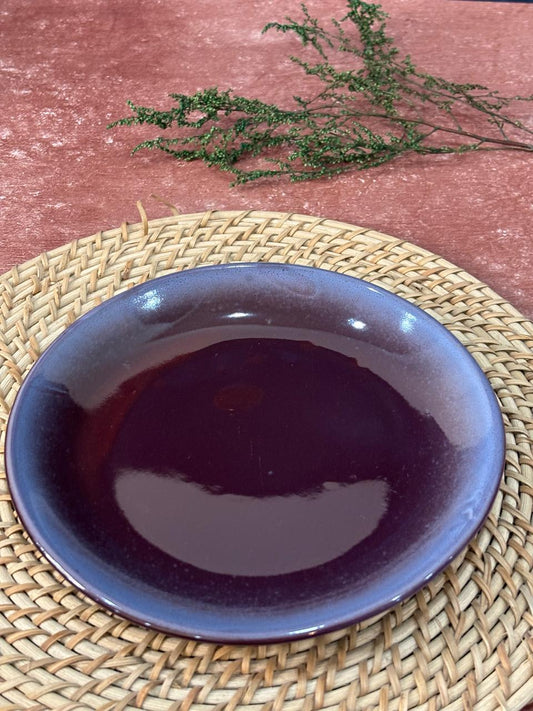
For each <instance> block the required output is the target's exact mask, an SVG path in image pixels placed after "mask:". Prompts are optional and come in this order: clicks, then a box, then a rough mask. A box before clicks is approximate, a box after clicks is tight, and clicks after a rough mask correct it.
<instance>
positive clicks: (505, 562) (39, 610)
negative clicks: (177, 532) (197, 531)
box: [0, 211, 533, 711]
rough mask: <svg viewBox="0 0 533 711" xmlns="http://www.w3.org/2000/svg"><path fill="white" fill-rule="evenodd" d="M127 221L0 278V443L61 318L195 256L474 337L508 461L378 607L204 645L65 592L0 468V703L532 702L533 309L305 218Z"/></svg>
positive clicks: (375, 238) (199, 709) (297, 708)
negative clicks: (468, 519)
mask: <svg viewBox="0 0 533 711" xmlns="http://www.w3.org/2000/svg"><path fill="white" fill-rule="evenodd" d="M141 217H142V223H141V224H139V225H135V226H127V225H123V226H122V227H121V228H119V229H116V230H110V231H108V232H105V233H99V234H97V235H94V236H91V237H88V238H85V239H81V240H79V241H77V242H74V243H72V244H68V245H66V246H64V247H61V248H59V249H56V250H54V251H51V252H48V253H45V254H43V255H41V256H40V257H38V258H36V259H34V260H32V261H30V262H28V263H26V264H24V265H22V266H20V267H17V268H15V269H13V270H12V271H11V272H9V273H8V274H6V275H4V276H3V277H2V278H0V428H1V430H0V431H1V439H0V446H2V448H3V442H4V431H5V424H6V421H7V418H8V413H9V409H10V406H11V405H12V403H13V400H14V397H15V394H16V392H17V389H18V387H19V384H20V382H21V381H22V379H23V377H24V375H25V374H26V373H27V371H28V370H29V368H30V367H31V365H32V364H33V363H34V362H35V360H36V359H37V358H38V356H39V354H40V353H41V352H42V351H43V349H44V348H46V347H47V346H48V345H49V344H50V343H51V342H52V341H53V340H54V339H55V338H56V337H57V336H58V335H59V333H61V331H63V329H64V328H65V327H66V326H67V325H68V324H70V323H71V322H72V321H74V320H75V319H76V318H77V317H79V316H80V315H81V314H82V313H84V312H86V311H88V310H89V309H91V308H93V307H94V306H95V305H97V304H98V303H100V302H101V301H103V300H104V299H107V298H109V297H110V296H112V295H113V294H115V293H117V292H119V291H122V290H124V289H127V288H129V287H131V286H132V285H134V284H138V283H140V282H143V281H146V280H148V279H151V278H153V277H156V276H160V275H162V274H165V273H168V272H171V271H175V270H180V269H185V268H190V267H194V266H198V265H204V264H220V263H226V262H234V261H276V262H290V263H298V264H303V265H310V266H317V267H321V268H323V269H332V270H336V271H339V272H345V273H348V274H351V275H354V276H358V277H362V278H364V279H367V280H369V281H371V282H375V283H377V284H379V285H381V286H383V287H385V288H386V289H389V290H391V291H394V292H395V293H397V294H399V295H400V296H403V297H404V298H407V299H408V300H410V301H413V302H415V303H416V304H418V305H419V306H421V307H422V308H424V309H425V310H427V311H428V312H429V313H430V314H432V315H433V316H435V317H436V318H437V319H438V320H439V321H441V323H443V324H444V325H445V326H447V327H448V328H449V329H450V330H451V331H452V332H453V333H454V334H455V335H456V336H457V337H458V338H459V339H460V340H461V341H462V342H463V343H464V344H465V345H466V346H467V347H468V349H469V350H470V351H471V353H472V354H473V355H474V357H475V358H476V359H477V361H478V363H479V364H480V365H481V367H482V368H483V369H484V371H485V373H486V374H487V376H488V378H489V380H490V382H491V384H492V386H493V388H494V389H495V391H496V393H497V395H498V397H499V399H500V403H501V405H502V409H503V413H504V418H505V425H506V431H507V451H508V453H507V466H506V472H505V476H504V479H503V482H502V485H501V488H500V492H499V495H498V497H497V500H496V502H495V504H494V506H493V509H492V512H491V515H490V517H489V519H488V520H487V522H486V524H485V525H484V527H483V528H482V530H481V531H480V533H479V534H478V536H477V537H476V539H475V540H474V541H472V543H471V544H470V546H469V547H468V549H467V550H466V551H464V552H463V554H462V555H461V556H459V558H458V559H457V560H456V561H454V563H453V564H452V565H450V566H449V567H448V568H447V569H446V571H445V572H444V573H442V574H441V575H440V576H438V578H436V579H435V580H434V581H432V582H431V583H430V584H429V585H428V586H426V588H424V589H423V590H422V591H420V592H419V593H418V594H417V595H416V596H413V597H412V598H411V599H409V600H407V601H406V602H405V603H403V604H400V605H398V606H397V607H396V608H394V609H393V610H392V611H390V612H389V613H386V614H383V615H380V616H379V617H377V618H375V619H373V620H369V621H367V622H365V623H363V624H359V625H357V626H354V627H352V628H349V629H346V630H341V631H338V632H335V633H331V634H328V635H326V636H322V637H317V638H314V639H307V640H302V641H298V642H293V643H291V644H277V645H268V646H259V647H256V646H254V647H251V646H250V647H242V646H217V645H214V644H207V643H200V642H194V641H188V640H183V639H178V638H175V637H170V636H168V635H165V634H161V633H158V632H155V631H150V630H146V629H143V628H140V627H138V626H136V625H134V624H133V623H130V622H128V621H125V620H122V619H120V618H118V617H115V616H114V615H112V614H110V613H108V612H107V611H105V610H103V609H101V608H100V607H99V606H98V605H96V604H94V603H92V601H90V600H88V599H86V598H85V597H84V596H83V595H81V594H80V593H78V592H76V591H75V590H74V589H73V588H72V587H71V586H70V585H69V584H67V583H65V582H64V580H63V579H62V577H61V576H60V575H59V573H57V572H56V571H55V570H54V569H53V568H52V566H51V565H50V564H48V563H47V562H46V561H45V560H44V559H43V558H42V556H40V554H38V553H37V552H36V550H35V548H34V546H33V544H32V543H31V541H29V539H28V537H27V535H26V534H25V532H24V530H23V528H22V527H21V525H20V524H19V522H18V520H17V518H16V516H15V515H14V512H13V508H12V505H11V501H10V497H9V494H8V492H7V487H6V483H5V475H4V472H3V471H1V472H0V709H2V710H5V711H9V710H11V709H13V710H15V709H32V710H33V711H37V710H41V709H62V710H63V711H67V710H68V711H70V710H71V709H99V710H101V711H103V710H104V709H106V710H109V711H111V710H113V711H120V710H121V709H134V708H143V709H147V710H152V709H153V710H154V711H159V710H161V711H171V710H174V711H177V710H178V709H179V710H180V711H189V710H190V711H222V710H224V711H233V710H234V709H246V710H247V711H281V709H283V710H284V711H285V710H286V711H312V710H313V709H340V710H341V711H363V710H365V711H366V710H370V709H378V710H379V711H385V710H390V711H393V710H394V711H396V710H397V711H407V710H408V709H415V708H416V709H420V710H421V711H426V710H427V711H437V709H449V710H450V711H452V710H453V711H469V710H470V709H476V710H477V709H479V710H483V711H489V710H492V709H502V710H507V711H518V709H520V708H522V706H523V705H525V704H526V703H528V702H530V701H532V700H533V572H532V568H533V526H532V511H533V454H532V435H533V413H532V405H533V382H532V373H533V348H532V347H533V324H531V323H530V322H529V321H526V320H525V319H524V318H523V317H522V316H521V315H520V314H519V313H518V312H517V311H516V310H515V309H514V308H513V307H512V306H510V305H509V304H508V303H507V302H505V301H504V300H503V299H501V298H499V297H498V296H497V295H496V294H494V293H493V292H492V291H491V290H490V289H489V288H488V287H486V286H485V285H483V284H481V283H480V282H478V281H477V280H476V279H475V278H474V277H472V276H470V275H469V274H467V273H465V272H464V271H461V269H459V268H458V267H455V266H453V265H452V264H450V263H448V262H446V261H444V260H443V259H441V258H439V257H437V256H435V255H433V254H431V253H429V252H427V251H424V250H423V249H420V248H418V247H415V246H413V245H411V244H409V243H406V242H404V241H402V240H400V239H396V238H393V237H390V236H387V235H384V234H380V233H377V232H375V231H372V230H365V229H363V228H360V227H354V226H351V225H347V224H343V223H338V222H333V221H330V220H322V219H317V218H312V217H308V216H303V215H288V214H280V213H262V212H245V213H242V212H239V213H238V212H213V213H202V214H195V215H182V216H177V215H174V216H173V217H170V218H165V219H161V220H155V221H152V222H148V220H147V219H146V216H145V214H144V211H141Z"/></svg>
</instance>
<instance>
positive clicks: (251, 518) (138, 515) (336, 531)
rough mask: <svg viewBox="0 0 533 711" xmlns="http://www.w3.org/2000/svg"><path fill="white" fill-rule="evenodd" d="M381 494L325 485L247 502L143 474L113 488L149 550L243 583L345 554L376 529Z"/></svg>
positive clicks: (373, 485)
mask: <svg viewBox="0 0 533 711" xmlns="http://www.w3.org/2000/svg"><path fill="white" fill-rule="evenodd" d="M388 489H389V485H388V484H387V482H385V481H382V480H373V481H357V482H354V483H352V484H346V485H342V484H338V483H335V482H326V483H325V484H324V486H323V487H322V490H321V491H320V492H319V493H314V494H311V495H309V494H308V495H298V494H295V495H292V496H268V497H264V498H254V497H249V496H239V495H235V494H214V493H212V492H210V491H208V490H207V489H205V488H203V487H201V486H198V485H197V484H194V483H191V482H187V481H185V480H184V479H183V478H182V477H180V476H179V475H174V476H167V477H165V476H160V475H157V474H154V473H152V472H150V471H138V470H137V471H136V470H124V471H122V472H121V473H120V474H119V475H118V476H117V478H116V481H115V496H116V499H117V502H118V504H119V506H120V508H121V509H122V512H123V513H124V515H125V516H126V518H127V520H128V521H129V523H130V524H131V525H132V526H133V528H134V529H135V531H136V532H137V533H138V534H140V535H141V536H142V537H143V538H145V539H146V540H147V541H148V542H149V543H151V544H152V545H154V546H157V547H158V548H159V549H160V550H162V551H164V552H165V553H167V554H169V555H171V556H172V557H174V558H176V559H178V560H180V561H182V562H185V563H189V564H191V565H194V566H196V567H198V568H201V569H203V570H208V571H210V572H213V573H221V574H226V575H244V576H256V575H282V574H284V573H293V572H296V571H299V570H305V569H306V568H312V567H314V566H318V565H321V564H323V563H327V562H329V561H330V560H333V559H334V558H337V557H338V556H340V555H342V554H343V553H346V552H347V551H348V550H350V548H352V547H353V546H355V545H357V544H358V543H360V542H361V541H363V540H364V539H365V538H366V537H367V536H369V535H370V534H371V533H372V532H373V531H374V530H375V529H376V527H377V525H378V524H379V521H380V520H381V518H382V517H383V515H384V514H385V513H386V510H387V502H388ZM151 511H152V512H153V511H157V515H156V516H150V515H149V513H150V512H151ZM199 511H202V512H203V517H202V518H199V516H198V512H199ZM332 511H334V512H335V515H334V516H331V512H332ZM147 514H148V515H147Z"/></svg>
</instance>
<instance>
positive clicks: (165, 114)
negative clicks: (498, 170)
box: [110, 0, 533, 184]
mask: <svg viewBox="0 0 533 711" xmlns="http://www.w3.org/2000/svg"><path fill="white" fill-rule="evenodd" d="M386 19H387V14H386V13H385V12H384V11H383V10H382V9H381V7H380V5H377V4H374V3H367V2H363V1H362V0H349V1H348V12H347V14H346V15H345V16H344V17H343V18H342V19H340V20H332V21H331V27H330V28H329V29H325V28H324V27H322V26H321V25H320V23H319V22H318V21H317V20H316V19H315V18H313V17H312V16H311V15H310V13H309V11H308V10H307V8H306V7H305V5H302V17H301V19H300V20H298V21H297V20H292V19H291V18H287V19H286V21H285V22H283V23H279V22H272V23H270V24H268V25H267V26H266V27H265V28H264V30H263V32H267V31H270V30H275V31H278V32H282V33H294V34H296V35H297V36H298V37H299V39H300V40H301V42H302V44H303V46H304V47H305V48H306V49H305V50H304V54H305V56H306V58H305V59H303V58H298V57H291V61H292V62H294V63H295V64H297V65H298V66H299V67H300V68H301V69H302V70H303V72H304V73H305V74H306V75H307V76H308V77H312V78H314V80H313V81H314V82H315V85H317V86H318V90H317V91H316V92H315V93H314V94H313V96H311V97H309V98H303V97H301V96H294V97H293V100H294V105H293V107H292V108H291V109H285V108H281V107H279V106H276V105H274V104H268V103H264V102H263V101H260V100H258V99H250V98H246V97H244V96H238V95H236V94H234V93H233V92H232V91H221V90H219V89H218V88H216V87H215V88H209V89H205V90H202V91H198V92H196V93H194V94H191V95H187V94H170V97H171V98H172V99H173V101H174V105H173V106H172V107H171V108H169V109H168V110H166V111H158V110H156V109H154V108H149V107H145V106H137V105H135V104H134V103H132V102H128V106H129V107H130V109H131V111H132V112H133V114H132V115H131V116H128V117H126V118H122V119H120V120H118V121H115V122H114V123H112V124H111V126H110V127H114V126H130V125H134V124H152V125H154V126H157V127H158V128H160V129H165V130H168V129H178V131H177V135H172V136H166V135H165V136H158V137H157V138H155V139H152V140H147V141H143V142H142V143H140V144H139V145H138V146H136V148H134V151H133V152H136V151H138V150H140V149H144V148H147V149H160V150H162V151H164V152H165V153H169V154H170V155H172V156H174V157H175V158H177V159H179V160H181V161H192V160H202V161H204V162H205V163H206V164H207V165H209V166H215V167H217V168H219V169H221V170H224V171H228V172H230V173H232V174H233V175H234V176H235V181H234V182H235V183H238V184H240V183H246V182H249V181H251V180H256V179H259V178H265V177H272V176H280V175H287V176H289V177H290V179H291V180H293V181H298V180H307V179H310V178H321V177H324V176H333V175H337V174H339V173H342V172H345V171H347V170H351V169H354V168H359V169H363V168H370V167H373V166H377V165H380V164H383V163H386V162H387V161H390V160H393V159H394V158H396V157H397V156H399V155H402V154H404V153H408V152H414V153H418V154H442V153H464V152H466V151H479V150H502V149H505V150H519V151H526V152H532V151H533V130H532V129H530V128H528V127H526V126H524V125H523V124H522V123H521V122H520V121H518V120H516V119H514V118H513V117H512V115H510V114H509V113H508V111H509V108H510V105H511V104H512V103H513V102H516V101H531V100H533V96H528V97H520V96H514V97H504V96H501V95H500V94H499V93H498V92H497V91H494V90H490V89H488V88H487V87H484V86H480V85H478V84H458V83H455V82H451V81H448V80H446V79H443V78H441V77H436V76H432V75H430V74H427V73H425V72H422V71H420V70H418V69H417V68H416V66H415V65H414V63H413V62H412V60H411V58H410V57H409V56H406V57H403V58H402V57H400V53H399V50H398V49H397V48H396V47H395V46H394V42H393V39H392V38H391V37H390V36H389V35H388V34H387V32H386ZM308 55H312V57H313V61H311V60H309V59H308V58H307V57H308ZM347 60H348V61H347ZM480 123H481V125H483V126H484V128H482V129H481V130H480V129H479V126H480ZM472 126H474V127H475V128H472Z"/></svg>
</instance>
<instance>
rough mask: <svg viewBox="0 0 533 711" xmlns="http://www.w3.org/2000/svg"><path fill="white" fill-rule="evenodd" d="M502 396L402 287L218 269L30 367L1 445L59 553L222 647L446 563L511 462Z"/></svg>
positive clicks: (139, 298) (360, 611)
mask: <svg viewBox="0 0 533 711" xmlns="http://www.w3.org/2000/svg"><path fill="white" fill-rule="evenodd" d="M503 457H504V438H503V427H502V418H501V415H500V411H499V408H498V404H497V401H496V398H495V396H494V394H493V392H492V390H491V388H490V386H489V384H488V382H487V380H486V379H485V377H484V375H483V373H482V372H481V370H480V369H479V367H478V366H477V365H476V363H475V361H474V360H473V358H472V357H471V356H470V355H469V354H468V352H467V351H466V350H465V348H464V347H463V346H461V345H460V343H459V342H458V341H457V340H456V339H455V338H454V337H453V336H452V335H451V334H450V333H449V332H448V331H447V330H446V329H445V328H444V327H442V326H441V325H440V324H439V323H437V321H435V320H434V319H432V318H431V317H430V316H428V315H427V314H425V313H424V312H423V311H421V310H420V309H418V308H416V307H415V306H413V305H411V304H409V303H408V302H406V301H404V300H403V299H401V298H399V297H397V296H394V295H392V294H390V293H388V292H386V291H384V290H382V289H380V288H378V287H376V286H373V285H371V284H369V283H366V282H363V281H359V280H357V279H354V278H352V277H348V276H342V275H339V274H336V273H333V272H329V271H323V270H319V269H314V268H308V267H298V266H289V265H281V264H233V265H225V266H219V267H202V268H199V269H192V270H189V271H185V272H180V273H176V274H172V275H170V276H165V277H161V278H158V279H155V280H153V281H150V282H148V283H146V284H143V285H141V286H138V287H135V288H133V289H131V290H129V291H127V292H124V293H122V294H120V295H118V296H115V297H114V298H112V299H110V300H108V301H107V302H105V303H104V304H102V305H101V306H98V307H97V308H95V309H93V310H92V311H91V312H89V313H88V314H87V315H85V316H83V317H82V318H80V319H79V320H78V321H77V322H76V323H75V324H74V325H72V326H71V327H70V328H68V329H67V330H66V331H65V333H64V334H62V335H61V336H60V337H59V338H58V339H57V340H56V341H55V342H54V343H53V344H52V345H51V346H50V348H48V350H47V351H46V352H45V353H44V354H43V355H42V357H41V358H40V359H39V360H38V362H37V363H36V364H35V366H34V367H33V368H32V370H31V372H30V373H29V375H28V377H27V378H26V380H25V382H24V383H23V385H22V387H21V389H20V391H19V394H18V396H17V398H16V401H15V404H14V407H13V409H12V413H11V416H10V420H9V424H8V432H7V443H6V464H7V472H8V481H9V486H10V490H11V493H12V496H13V501H14V503H15V506H16V508H17V510H18V512H19V514H20V517H21V519H22V521H23V523H24V524H25V526H26V528H27V530H28V532H29V534H30V535H31V537H32V538H33V540H34V541H35V543H36V544H37V546H38V547H39V548H40V549H41V550H42V551H43V552H44V553H45V555H46V556H47V557H48V558H49V559H50V561H51V562H52V563H53V564H54V565H55V566H56V567H57V568H58V569H59V570H60V571H61V572H62V573H63V574H64V576H65V577H66V578H68V579H69V580H70V581H72V582H73V583H74V584H75V585H76V586H78V588H80V589H81V590H82V591H83V592H85V593H86V594H87V595H89V596H90V597H92V598H94V599H95V600H97V601H98V602H100V603H102V604H103V605H105V606H106V607H108V608H110V609H112V610H114V611H115V612H117V613H119V614H121V615H123V616H125V617H127V618H130V619H132V620H134V621H137V622H139V623H141V624H144V625H147V626H151V627H155V628H157V629H161V630H164V631H168V632H170V633H175V634H179V635H184V636H187V637H192V638H196V639H206V640H213V641H218V642H227V643H232V642H250V643H252V642H257V643H258V642H266V641H277V640H287V639H291V638H297V637H302V636H306V635H313V634H317V633H320V632H324V631H326V630H331V629H335V628H339V627H342V626H345V625H348V624H350V623H352V622H354V621H357V620H361V619H364V618H367V617H369V616H372V615H374V614H376V613H378V612H380V611H383V610H385V609H387V608H389V607H391V606H393V605H394V604H395V603H397V602H398V601H400V600H402V599H404V598H405V597H407V596H408V595H410V594H411V593H413V592H414V591H416V590H417V589H419V588H420V587H421V586H423V585H424V583H425V582H426V581H428V580H429V579H430V578H432V577H433V576H434V575H435V574H436V573H438V572H439V571H441V570H442V569H443V568H444V567H445V566H446V565H447V563H448V562H449V561H451V559H452V558H453V557H454V556H455V555H456V554H458V553H459V552H460V550H461V549H462V548H463V547H465V546H466V545H467V543H468V541H469V540H470V539H471V537H472V536H474V534H475V533H476V531H477V530H478V528H479V527H480V525H481V524H482V522H483V520H484V519H485V517H486V515H487V513H488V511H489V508H490V506H491V503H492V501H493V499H494V496H495V494H496V491H497V488H498V484H499V480H500V476H501V473H502V466H503Z"/></svg>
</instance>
